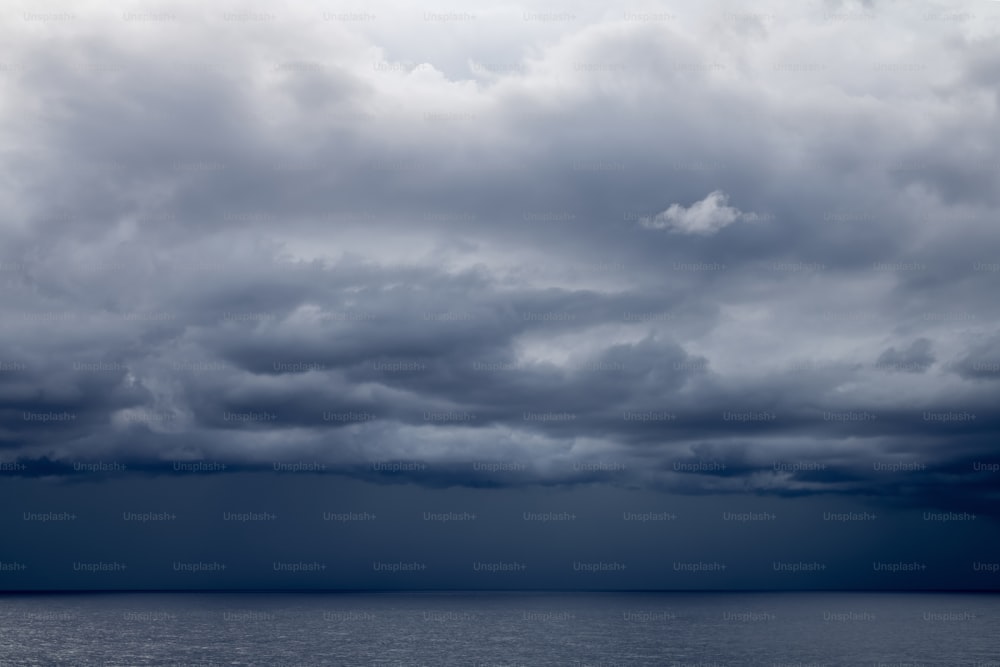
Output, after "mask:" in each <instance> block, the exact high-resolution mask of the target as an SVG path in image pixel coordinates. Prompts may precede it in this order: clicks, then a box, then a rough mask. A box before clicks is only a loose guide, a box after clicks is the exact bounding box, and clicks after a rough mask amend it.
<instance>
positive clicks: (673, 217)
mask: <svg viewBox="0 0 1000 667" xmlns="http://www.w3.org/2000/svg"><path fill="white" fill-rule="evenodd" d="M728 202H729V195H727V194H726V193H725V192H723V191H722V190H715V191H713V192H710V193H709V194H708V196H707V197H705V198H704V199H702V200H701V201H699V202H695V203H694V204H691V206H688V207H684V206H681V205H680V204H671V205H670V208H668V209H667V210H665V211H663V212H661V213H657V214H656V215H655V216H653V217H651V218H650V217H645V218H642V219H641V220H640V221H639V222H640V224H641V225H642V226H643V227H646V228H647V229H669V230H670V231H672V232H677V233H681V234H702V235H705V236H707V235H709V234H714V233H716V232H717V231H719V230H720V229H722V228H723V227H726V226H727V225H731V224H733V223H734V222H736V221H737V220H739V219H740V218H741V217H742V216H743V213H742V212H741V211H740V210H739V209H737V208H733V207H732V206H727V204H728Z"/></svg>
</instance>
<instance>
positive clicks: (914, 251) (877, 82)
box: [0, 2, 1000, 512]
mask: <svg viewBox="0 0 1000 667" xmlns="http://www.w3.org/2000/svg"><path fill="white" fill-rule="evenodd" d="M977 8H978V9H977V10H976V14H977V18H976V19H975V20H947V21H946V20H931V19H929V18H927V16H926V12H924V13H923V14H921V12H920V10H917V9H912V8H906V7H902V6H897V5H895V4H887V5H883V4H882V3H860V4H859V3H853V2H843V3H824V4H818V5H815V6H809V7H803V8H799V9H796V10H795V11H794V12H790V11H789V10H788V9H787V8H782V7H779V6H778V5H777V4H773V5H772V4H771V3H765V4H764V5H762V6H761V7H760V9H759V11H757V10H755V11H754V12H752V14H753V15H750V14H751V13H739V12H734V11H732V10H731V9H726V8H725V7H723V6H721V5H707V6H705V7H702V8H699V9H697V10H695V9H691V10H686V11H685V12H681V11H680V10H678V11H677V12H676V16H674V17H673V18H671V19H669V20H667V19H663V20H642V21H637V20H627V19H626V18H624V17H618V16H617V15H616V16H605V15H602V14H601V11H603V10H598V9H596V8H586V7H582V8H581V9H580V10H579V13H578V15H577V18H574V19H573V20H562V21H555V20H553V21H538V23H539V25H537V26H533V27H537V28H538V30H537V32H535V33H532V35H534V36H533V37H525V32H524V30H523V28H524V26H523V25H520V26H518V27H517V29H514V28H510V29H507V28H504V29H502V30H501V29H498V31H497V34H496V36H494V37H491V38H490V39H488V40H485V41H484V42H483V43H482V44H481V45H477V44H475V43H474V42H475V40H472V41H471V42H470V41H469V40H462V39H457V38H456V39H454V40H450V39H441V38H440V35H438V37H431V36H430V35H431V32H433V31H431V32H428V31H425V32H420V34H414V35H413V36H412V38H411V39H409V41H408V40H407V39H401V38H399V35H397V34H395V33H394V31H395V30H396V28H394V27H393V25H392V24H391V22H387V21H371V22H370V23H371V25H368V24H365V25H349V24H348V23H346V22H344V21H334V20H325V21H320V22H318V23H317V22H316V21H315V20H314V19H316V16H315V10H314V9H311V8H308V7H305V6H302V7H295V8H290V9H288V10H287V12H288V13H287V14H286V13H281V15H280V18H278V19H274V20H270V19H268V20H261V21H239V20H233V19H224V18H222V19H220V17H219V16H216V15H213V16H211V17H208V18H207V19H205V20H200V19H198V17H199V16H201V13H203V10H201V9H199V8H195V7H193V6H192V7H179V8H178V9H176V14H177V18H176V20H175V21H173V22H169V23H168V24H164V25H158V24H155V23H149V24H144V23H143V22H138V23H136V22H129V21H125V20H122V19H121V18H120V17H118V18H108V17H104V18H103V19H102V20H97V18H95V17H94V16H92V15H91V13H92V12H95V11H97V10H96V9H93V8H91V9H87V8H81V9H80V10H79V11H78V14H79V15H80V18H78V19H76V20H72V21H62V22H59V21H56V20H54V19H53V20H45V21H42V20H29V19H28V18H24V17H21V18H19V19H17V20H18V21H21V23H24V24H31V25H11V24H8V25H7V26H6V27H5V28H4V29H3V31H4V32H3V35H0V36H6V37H9V38H10V39H8V40H5V41H6V43H7V44H8V45H9V46H8V47H7V55H6V56H5V57H6V60H5V61H4V62H5V67H4V70H3V80H2V83H0V85H2V87H3V91H4V99H7V100H10V102H9V103H8V104H7V105H6V106H5V107H4V109H3V111H2V112H0V113H2V114H3V120H4V126H5V127H6V128H8V129H7V137H6V138H7V141H5V142H4V145H5V149H4V150H5V157H6V158H7V159H5V161H4V162H5V166H4V167H3V178H2V186H0V187H2V190H0V196H2V197H3V201H4V205H5V210H6V211H7V213H6V214H5V216H4V220H3V222H2V223H0V307H2V309H3V313H4V317H3V320H2V322H0V350H2V355H3V356H2V358H0V456H2V457H3V460H4V461H15V460H17V461H22V462H23V463H24V464H25V466H26V467H25V469H24V470H23V471H21V472H22V473H23V474H25V475H38V474H43V473H42V471H45V473H46V474H47V473H50V472H51V473H52V474H59V471H61V470H65V469H66V468H65V467H66V466H70V467H71V466H72V465H73V463H74V462H94V461H118V462H121V463H123V464H127V465H129V466H131V469H133V470H144V471H150V472H164V473H166V472H170V471H171V469H172V466H173V463H174V462H176V461H196V460H206V461H225V462H226V463H227V464H228V465H230V466H232V470H247V469H260V468H268V467H269V466H271V465H272V462H274V461H283V460H287V461H291V460H300V459H301V460H311V461H317V462H322V463H323V464H324V465H327V466H329V469H328V471H327V472H330V473H336V474H340V475H346V476H351V477H357V478H363V479H366V480H375V481H397V480H406V481H412V482H417V483H423V484H427V485H429V486H448V485H468V486H514V487H527V486H530V485H535V484H541V485H555V484H562V483H574V484H587V483H593V482H601V483H608V484H615V485H621V486H649V487H650V488H657V489H662V490H668V491H676V492H682V493H687V494H708V493H737V492H739V493H744V492H752V493H761V494H777V495H794V496H800V495H810V494H823V493H832V494H852V495H853V494H860V495H874V496H879V497H882V498H883V499H884V502H886V503H894V502H904V503H916V504H920V503H922V502H926V501H927V499H930V498H933V499H935V500H934V502H938V503H940V504H943V505H947V506H949V507H951V506H961V505H962V504H963V503H965V504H975V505H977V506H982V511H983V512H988V511H990V510H989V503H990V500H989V499H991V498H995V496H996V493H997V486H996V482H995V481H994V480H995V475H992V476H991V475H988V474H980V472H978V469H977V468H976V466H977V465H978V464H980V463H984V462H985V463H989V462H995V461H996V459H997V453H996V451H997V450H996V444H995V443H996V442H997V440H996V438H997V435H998V426H1000V424H998V418H997V413H996V405H997V399H998V398H1000V384H997V383H994V382H990V381H989V380H991V379H993V378H995V377H1000V373H998V372H997V370H996V366H997V364H998V363H1000V349H998V347H997V344H996V341H997V340H998V338H997V337H998V330H997V324H998V318H1000V312H998V308H997V300H996V298H995V288H996V283H997V273H998V272H1000V266H998V264H997V262H998V261H1000V260H998V257H1000V237H998V236H997V235H996V234H995V233H994V229H995V223H996V215H997V203H998V202H997V199H996V196H997V194H996V193H997V192H998V191H1000V189H998V187H997V186H998V185H1000V183H998V174H1000V168H998V165H1000V154H998V153H997V149H996V142H991V141H989V140H988V138H989V137H992V136H995V135H996V131H997V129H998V128H997V116H996V112H995V104H996V94H997V88H996V76H995V70H996V68H995V67H994V66H993V65H994V64H995V62H996V60H997V49H996V46H995V45H996V41H995V40H991V39H990V36H991V35H992V36H995V32H996V29H997V27H998V26H1000V21H998V17H1000V14H998V13H997V10H992V9H991V8H990V7H986V6H980V5H977ZM991 11H992V13H991ZM376 14H378V12H376ZM744 14H745V15H744ZM309 17H311V18H309ZM873 17H875V18H873ZM202 18H203V19H204V17H202ZM307 18H309V20H313V23H312V24H310V25H311V26H312V27H311V28H310V29H308V30H305V29H302V25H301V24H300V23H299V21H305V20H306V19H307ZM875 19H877V20H875ZM497 20H498V21H499V23H498V24H497V25H498V26H501V27H502V26H506V25H507V24H505V23H504V22H503V21H504V20H503V19H501V18H498V19H497ZM521 23H522V24H523V23H530V22H529V21H527V20H526V19H524V20H521ZM543 24H544V25H543ZM876 24H877V25H876ZM417 32H419V31H417ZM434 34H437V33H434ZM178 35H183V43H184V49H183V54H181V53H180V52H178V51H177V50H176V49H175V48H174V47H172V46H171V45H173V44H176V43H177V42H176V40H177V37H178ZM525 40H527V41H525ZM844 43H852V44H863V45H868V46H867V47H866V48H856V49H850V50H849V51H848V52H845V50H844V48H843V45H844ZM427 54H431V55H427ZM469 63H474V64H475V66H471V65H470V64H469ZM470 70H471V71H470ZM380 461H397V462H416V463H420V464H422V465H426V466H427V469H426V470H413V471H407V470H403V471H400V472H399V473H394V474H393V475H391V476H389V477H390V479H387V476H386V475H382V474H378V471H377V470H375V469H374V468H373V466H374V465H375V464H377V463H378V462H380ZM476 462H494V463H508V464H513V463H516V464H517V465H516V466H514V467H513V469H512V470H509V471H505V473H504V474H502V475H498V474H494V473H490V472H484V471H479V470H477V471H475V472H471V473H470V468H471V466H472V464H473V463H476ZM722 464H725V466H726V467H725V468H718V467H716V466H719V465H722Z"/></svg>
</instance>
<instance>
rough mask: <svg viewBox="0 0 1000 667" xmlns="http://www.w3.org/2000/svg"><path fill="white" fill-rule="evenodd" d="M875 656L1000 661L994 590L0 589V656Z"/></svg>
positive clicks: (793, 661) (248, 659)
mask: <svg viewBox="0 0 1000 667" xmlns="http://www.w3.org/2000/svg"><path fill="white" fill-rule="evenodd" d="M879 663H883V664H884V665H891V666H893V667H896V666H899V665H962V666H966V667H972V666H975V667H987V666H989V667H1000V596H997V595H972V594H914V593H907V594H895V593H704V594H698V593H370V594H329V595H326V594H315V595H311V594H301V595H299V594H196V593H180V594H141V593H134V594H108V595H89V594H88V595H41V596H0V667H9V666H13V665H17V666H19V667H20V666H21V665H185V666H187V665H371V666H379V665H382V666H386V667H388V666H389V665H435V666H436V665H479V666H481V667H487V666H489V667H493V666H500V665H503V666H513V665H573V666H574V667H582V666H584V665H593V666H601V667H608V666H613V665H668V666H669V665H677V666H681V665H692V666H693V665H700V666H708V665H713V666H715V665H770V666H772V667H777V666H779V665H785V666H791V665H797V666H800V667H801V666H803V665H810V666H814V665H869V666H870V667H873V666H875V665H878V664H879Z"/></svg>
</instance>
